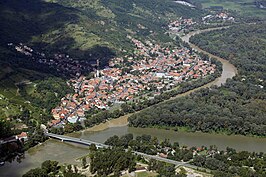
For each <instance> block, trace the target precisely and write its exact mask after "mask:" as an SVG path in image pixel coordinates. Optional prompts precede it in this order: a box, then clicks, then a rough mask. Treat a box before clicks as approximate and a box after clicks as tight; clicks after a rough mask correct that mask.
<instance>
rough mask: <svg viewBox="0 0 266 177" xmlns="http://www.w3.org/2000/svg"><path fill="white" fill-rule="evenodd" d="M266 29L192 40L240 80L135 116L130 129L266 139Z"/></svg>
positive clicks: (244, 27) (249, 27)
mask: <svg viewBox="0 0 266 177" xmlns="http://www.w3.org/2000/svg"><path fill="white" fill-rule="evenodd" d="M265 27H266V24H265V23H258V24H252V25H251V24H245V25H238V26H234V27H232V28H229V29H223V30H221V31H213V32H208V33H203V34H200V35H197V36H194V37H192V42H193V43H195V44H196V45H198V46H200V47H201V48H203V49H204V50H206V51H209V52H210V53H213V54H214V55H218V56H220V57H222V58H225V59H228V60H229V61H230V62H231V63H233V64H234V65H235V66H236V67H237V68H238V71H239V74H238V75H237V76H236V77H234V78H233V79H228V80H227V82H226V84H225V85H223V86H221V87H219V88H217V87H212V88H210V89H201V90H200V91H197V92H194V93H192V94H190V95H189V96H186V97H183V98H178V99H175V100H171V101H168V102H165V103H161V104H159V105H154V106H152V107H150V108H148V109H145V110H143V111H141V112H139V113H136V114H134V115H132V116H131V117H130V118H129V125H130V126H134V127H153V126H156V127H158V126H161V127H165V126H166V127H172V128H173V127H176V128H177V129H178V127H188V128H189V129H190V130H191V131H202V132H223V133H227V134H242V135H254V136H266V107H265V105H266V101H265V100H266V75H265V72H266V59H265V52H266V42H265V41H266V40H265V39H266V35H265V34H266V31H265V29H266V28H265ZM240 31H241V33H240Z"/></svg>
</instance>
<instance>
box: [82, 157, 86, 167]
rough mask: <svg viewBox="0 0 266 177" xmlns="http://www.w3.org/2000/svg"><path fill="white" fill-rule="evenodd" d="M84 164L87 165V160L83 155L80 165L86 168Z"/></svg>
mask: <svg viewBox="0 0 266 177" xmlns="http://www.w3.org/2000/svg"><path fill="white" fill-rule="evenodd" d="M86 166H87V160H86V157H83V158H82V167H83V168H86Z"/></svg>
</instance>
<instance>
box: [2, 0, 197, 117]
mask: <svg viewBox="0 0 266 177" xmlns="http://www.w3.org/2000/svg"><path fill="white" fill-rule="evenodd" d="M201 14H202V12H201V10H199V9H196V8H190V7H187V6H184V5H180V4H177V3H175V2H173V1H171V0H149V1H143V0H79V1H77V0H46V1H45V0H1V1H0V26H1V28H0V98H1V100H0V107H1V110H0V117H12V116H17V117H21V116H22V117H23V112H25V111H26V112H27V111H28V110H29V111H30V112H31V113H32V114H33V115H32V116H33V117H34V118H36V119H38V117H39V119H40V120H42V121H44V122H45V120H46V119H47V117H46V116H47V115H44V114H49V111H47V110H46V109H45V108H46V107H45V105H49V107H50V106H51V105H53V104H56V101H58V100H59V99H60V94H62V95H63V94H64V93H62V90H60V87H59V86H61V89H62V88H65V87H66V85H65V82H64V80H61V79H59V78H57V75H56V76H54V75H53V73H52V70H50V69H49V68H45V67H43V66H42V65H41V66H39V65H37V64H36V63H33V62H32V61H30V60H29V59H28V58H27V57H25V56H23V55H20V54H18V53H17V52H15V50H12V49H11V48H10V47H9V46H8V45H7V44H9V43H13V44H19V43H23V44H25V45H28V46H30V47H32V48H33V49H34V50H35V51H39V52H44V53H45V54H47V55H53V54H54V53H65V54H69V55H70V56H72V57H73V58H74V59H78V60H89V61H95V60H96V59H100V60H101V64H102V65H106V64H107V61H108V59H110V58H111V57H113V56H114V55H119V53H120V51H121V49H126V50H131V49H132V47H133V46H132V44H131V42H130V41H129V40H128V39H127V38H126V36H127V35H131V36H134V37H137V38H142V39H148V40H156V41H158V42H162V43H165V42H171V43H173V42H174V41H172V39H171V38H169V37H168V36H167V35H166V34H164V33H165V29H164V27H165V26H166V24H167V23H168V22H169V20H170V19H176V18H177V17H181V16H183V17H193V18H200V17H201ZM176 44H177V43H176ZM13 49H14V47H13ZM59 74H60V73H59ZM21 81H23V83H26V84H24V85H23V84H22V86H21V85H20V83H21ZM32 81H33V82H32ZM41 84H45V85H46V86H47V87H40V85H41ZM54 86H56V87H54ZM52 87H53V88H52ZM49 88H50V89H49ZM58 92H60V93H59V94H58ZM28 94H30V95H34V97H35V98H36V99H32V98H30V97H28V96H27V95H28ZM58 95H59V96H58ZM40 115H42V116H40ZM24 117H25V116H24Z"/></svg>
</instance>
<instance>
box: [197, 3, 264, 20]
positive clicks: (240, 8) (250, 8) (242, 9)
mask: <svg viewBox="0 0 266 177" xmlns="http://www.w3.org/2000/svg"><path fill="white" fill-rule="evenodd" d="M193 1H194V2H197V3H201V5H202V8H211V7H213V6H222V7H223V8H224V9H226V10H232V11H236V12H239V13H240V14H241V15H244V16H253V17H261V18H266V9H265V8H264V9H262V8H259V7H258V6H256V3H255V0H193Z"/></svg>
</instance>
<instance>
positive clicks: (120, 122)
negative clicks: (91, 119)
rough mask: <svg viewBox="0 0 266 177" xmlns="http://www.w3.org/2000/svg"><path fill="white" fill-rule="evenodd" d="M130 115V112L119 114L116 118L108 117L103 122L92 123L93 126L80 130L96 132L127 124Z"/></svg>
mask: <svg viewBox="0 0 266 177" xmlns="http://www.w3.org/2000/svg"><path fill="white" fill-rule="evenodd" d="M130 115H132V114H127V115H124V116H121V117H119V118H116V119H110V120H107V121H106V122H104V123H100V124H98V125H94V126H93V127H90V128H87V129H85V130H82V131H90V132H98V131H103V130H106V129H108V128H112V127H122V126H127V125H128V117H129V116H130Z"/></svg>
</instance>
